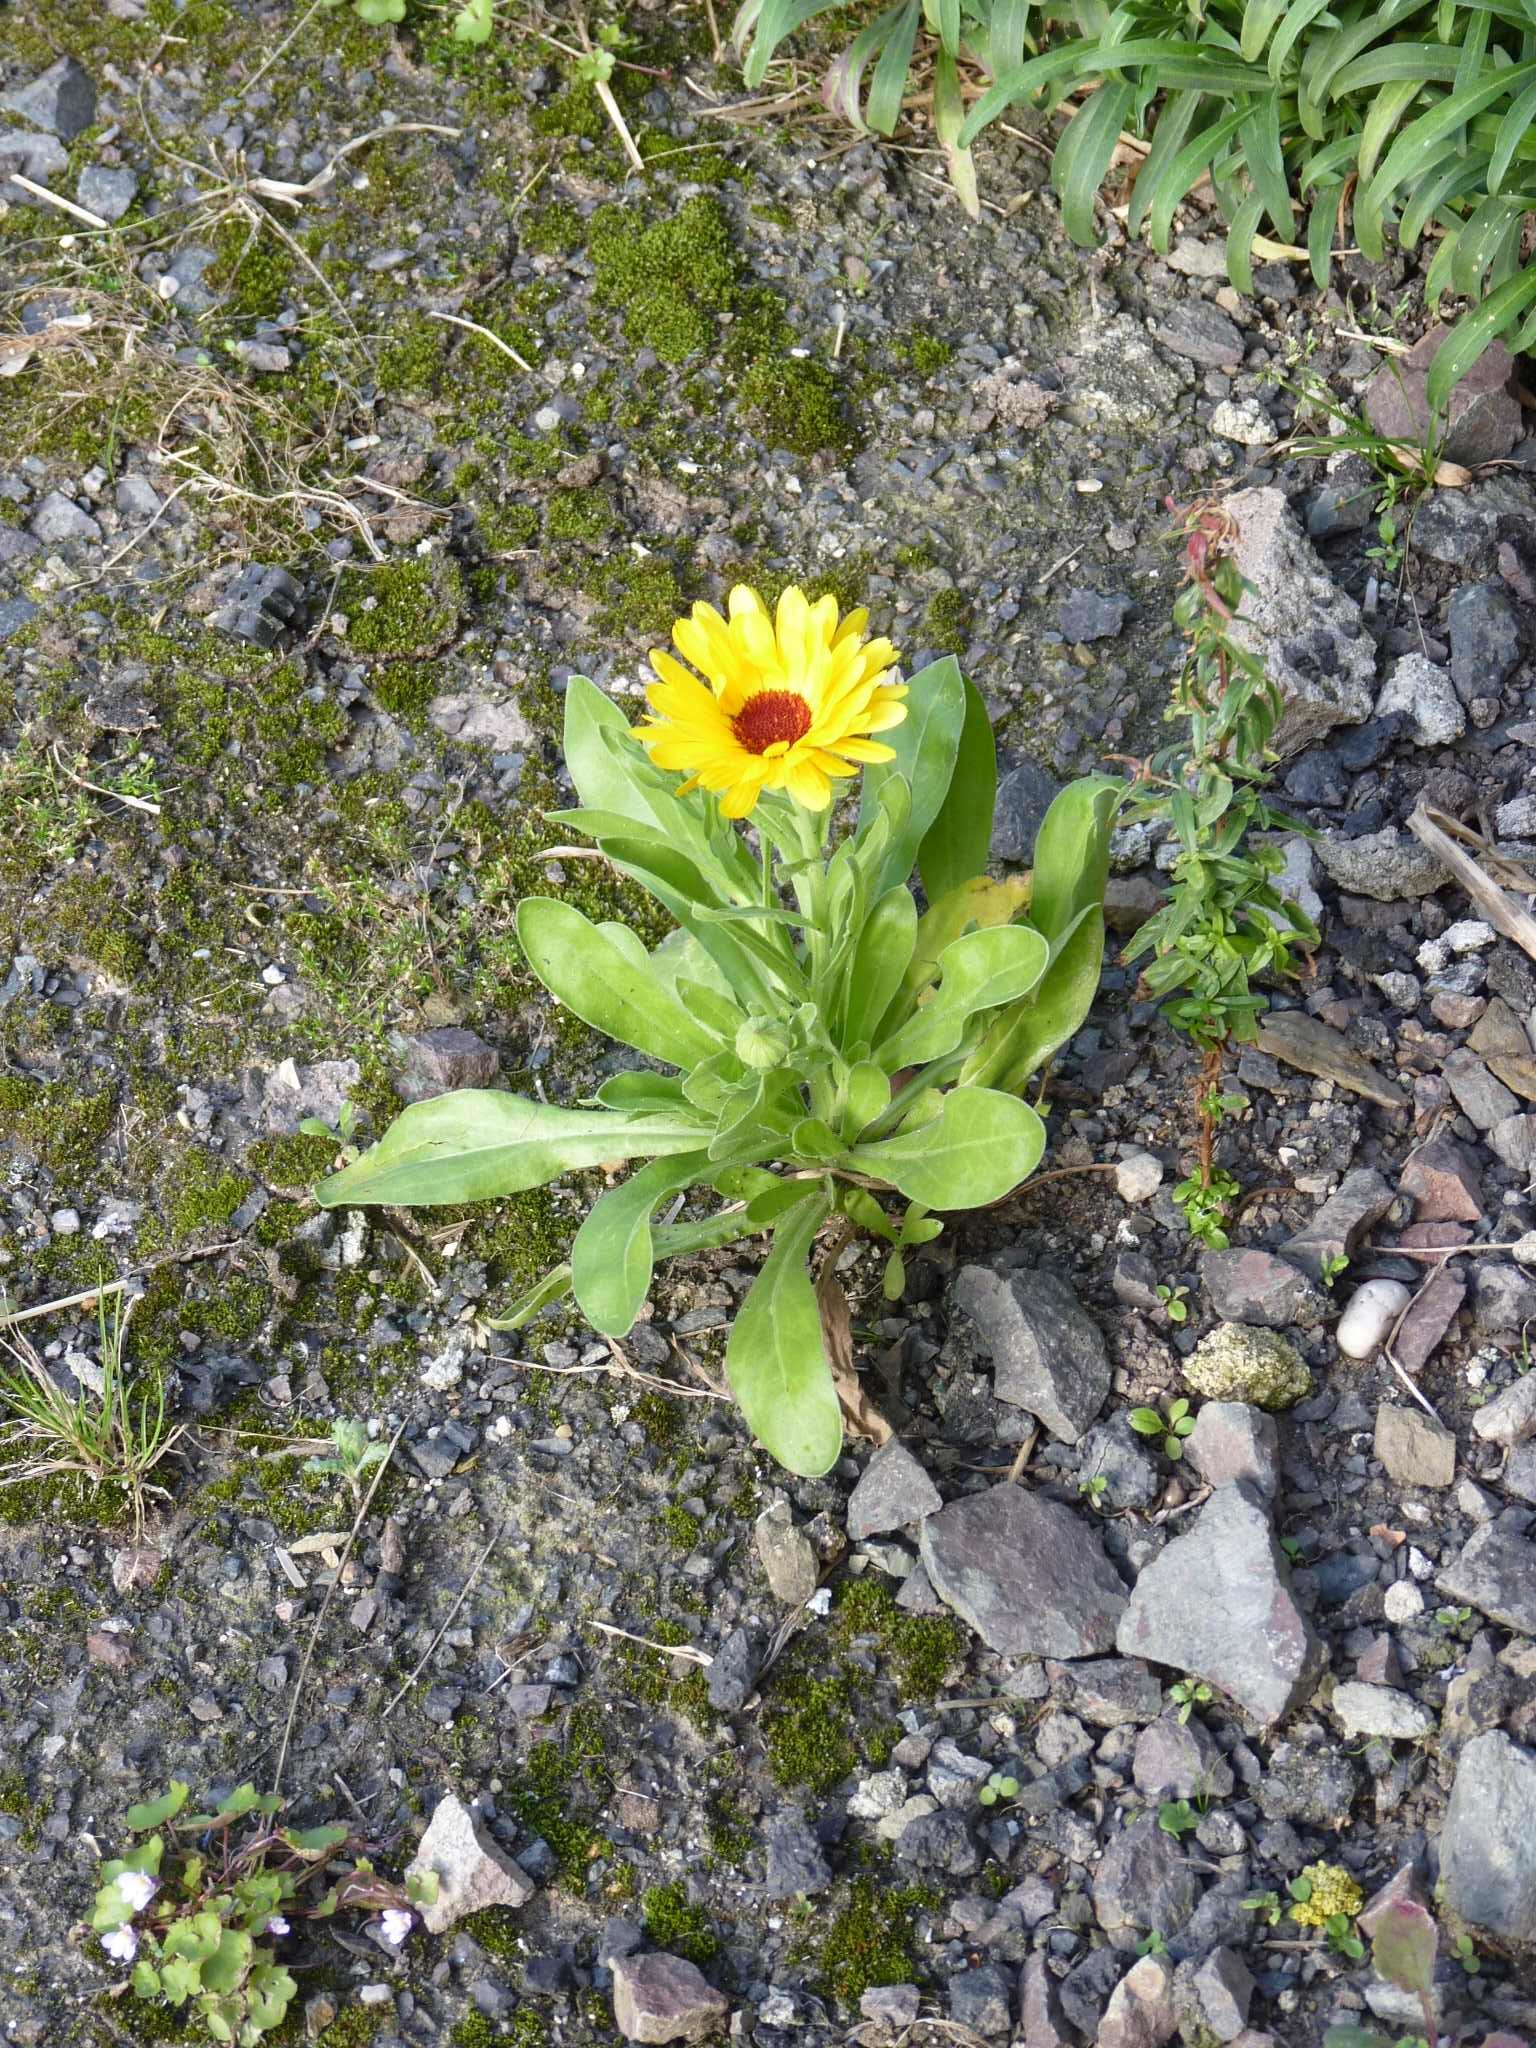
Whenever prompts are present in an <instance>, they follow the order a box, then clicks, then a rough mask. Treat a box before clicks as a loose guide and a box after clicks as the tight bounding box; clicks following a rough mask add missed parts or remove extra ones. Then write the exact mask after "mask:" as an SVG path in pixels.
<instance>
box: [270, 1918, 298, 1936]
mask: <svg viewBox="0 0 1536 2048" xmlns="http://www.w3.org/2000/svg"><path fill="white" fill-rule="evenodd" d="M291 1931H292V1930H291V1929H290V1928H289V1925H288V1922H287V1921H286V1920H285V1919H284V1918H283V1916H282V1914H281V1913H274V1914H273V1915H272V1918H271V1919H270V1920H269V1921H268V1922H267V1932H268V1934H288V1933H290V1932H291Z"/></svg>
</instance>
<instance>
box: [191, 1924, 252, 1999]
mask: <svg viewBox="0 0 1536 2048" xmlns="http://www.w3.org/2000/svg"><path fill="white" fill-rule="evenodd" d="M253 1946H254V1944H253V1943H252V1941H251V1937H250V1936H249V1935H248V1934H244V1933H242V1932H241V1931H240V1929H239V1928H238V1927H226V1928H224V1929H222V1930H221V1932H220V1935H219V1941H218V1946H217V1947H216V1948H215V1949H214V1951H213V1954H212V1955H211V1956H206V1957H205V1958H204V1959H203V1967H202V1971H201V1976H202V1983H203V1989H204V1990H205V1991H233V1990H234V1988H235V1986H236V1985H237V1984H238V1983H239V1982H240V1980H241V1978H242V1977H243V1976H244V1975H245V1973H246V1970H247V1969H248V1968H249V1967H250V1961H251V1949H252V1947H253Z"/></svg>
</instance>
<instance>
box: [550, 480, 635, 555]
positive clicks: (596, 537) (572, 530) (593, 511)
mask: <svg viewBox="0 0 1536 2048" xmlns="http://www.w3.org/2000/svg"><path fill="white" fill-rule="evenodd" d="M617 524H618V513H617V511H616V510H615V509H614V504H613V500H612V498H610V497H609V495H608V493H607V492H606V491H605V490H603V489H601V488H600V487H599V486H596V485H594V486H593V487H592V488H591V489H589V490H563V491H552V492H551V493H550V499H549V506H548V509H547V510H546V512H545V514H544V535H545V538H546V539H547V540H552V541H586V542H590V543H594V544H595V543H596V542H598V541H600V540H604V539H606V537H607V536H608V535H609V534H610V533H611V532H612V531H613V529H614V527H615V526H616V525H617Z"/></svg>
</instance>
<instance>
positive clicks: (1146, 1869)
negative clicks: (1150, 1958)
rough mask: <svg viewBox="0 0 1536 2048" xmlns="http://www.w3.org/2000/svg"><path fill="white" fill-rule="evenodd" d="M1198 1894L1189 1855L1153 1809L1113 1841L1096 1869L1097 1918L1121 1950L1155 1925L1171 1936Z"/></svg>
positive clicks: (1132, 1823)
mask: <svg viewBox="0 0 1536 2048" xmlns="http://www.w3.org/2000/svg"><path fill="white" fill-rule="evenodd" d="M1199 1897H1200V1880H1199V1878H1198V1877H1197V1876H1196V1875H1195V1873H1194V1871H1193V1870H1192V1869H1191V1868H1190V1863H1189V1858H1188V1857H1187V1856H1186V1855H1185V1853H1184V1851H1183V1850H1182V1849H1181V1848H1180V1847H1179V1845H1178V1843H1177V1842H1176V1841H1175V1840H1174V1838H1173V1836H1172V1835H1170V1834H1168V1833H1167V1832H1166V1830H1165V1829H1163V1828H1160V1827H1159V1826H1158V1824H1157V1821H1156V1818H1155V1817H1154V1816H1153V1815H1152V1814H1150V1813H1147V1814H1143V1815H1142V1816H1141V1817H1140V1818H1139V1819H1138V1820H1133V1821H1132V1822H1131V1823H1130V1825H1129V1826H1128V1827H1126V1828H1123V1829H1122V1830H1121V1832H1120V1833H1119V1834H1118V1835H1116V1836H1115V1837H1114V1838H1113V1839H1112V1840H1111V1842H1110V1844H1109V1846H1108V1848H1106V1849H1105V1851H1104V1854H1103V1855H1102V1856H1101V1857H1100V1859H1099V1867H1098V1869H1097V1870H1096V1871H1095V1872H1094V1878H1093V1911H1094V1917H1095V1918H1096V1919H1097V1921H1098V1923H1099V1925H1100V1926H1101V1927H1102V1928H1103V1930H1104V1932H1105V1933H1106V1934H1107V1935H1108V1936H1109V1938H1110V1940H1111V1941H1112V1942H1113V1943H1114V1945H1115V1947H1116V1948H1134V1947H1135V1945H1136V1943H1137V1942H1138V1941H1139V1940H1140V1939H1141V1937H1142V1936H1143V1935H1144V1934H1148V1933H1150V1932H1151V1931H1152V1930H1153V1929H1154V1928H1156V1930H1157V1932H1158V1933H1159V1934H1161V1935H1162V1936H1163V1937H1164V1939H1165V1940H1166V1939H1168V1938H1169V1937H1170V1936H1172V1935H1174V1934H1176V1933H1177V1932H1178V1930H1179V1929H1180V1928H1181V1927H1182V1926H1183V1925H1184V1922H1185V1921H1186V1920H1187V1919H1188V1918H1189V1916H1190V1914H1191V1913H1193V1911H1194V1910H1195V1905H1196V1903H1197V1901H1198V1900H1199Z"/></svg>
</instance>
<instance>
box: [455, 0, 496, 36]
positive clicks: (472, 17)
mask: <svg viewBox="0 0 1536 2048" xmlns="http://www.w3.org/2000/svg"><path fill="white" fill-rule="evenodd" d="M494 26H495V22H494V19H493V17H492V13H491V0H465V4H464V5H463V6H462V7H461V8H460V9H459V11H458V13H457V14H456V15H455V16H454V17H453V39H454V41H455V42H456V43H485V42H489V41H490V36H491V30H492V28H493V27H494Z"/></svg>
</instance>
